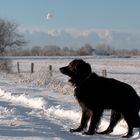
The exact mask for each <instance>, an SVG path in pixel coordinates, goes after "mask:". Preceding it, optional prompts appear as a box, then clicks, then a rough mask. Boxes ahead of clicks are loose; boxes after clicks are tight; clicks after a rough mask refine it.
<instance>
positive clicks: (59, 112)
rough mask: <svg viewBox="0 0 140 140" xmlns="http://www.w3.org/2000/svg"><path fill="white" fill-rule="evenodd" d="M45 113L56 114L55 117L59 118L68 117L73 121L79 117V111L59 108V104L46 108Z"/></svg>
mask: <svg viewBox="0 0 140 140" xmlns="http://www.w3.org/2000/svg"><path fill="white" fill-rule="evenodd" d="M46 113H47V114H49V115H50V116H51V115H53V116H56V117H57V118H60V119H62V118H63V119H69V120H72V121H74V122H77V121H78V122H79V121H80V118H81V113H80V112H76V111H75V110H64V109H63V108H61V106H60V105H58V106H52V107H50V108H48V109H47V110H46Z"/></svg>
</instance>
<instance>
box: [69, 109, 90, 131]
mask: <svg viewBox="0 0 140 140" xmlns="http://www.w3.org/2000/svg"><path fill="white" fill-rule="evenodd" d="M90 116H91V112H90V111H89V110H87V109H83V111H82V117H81V123H80V126H79V127H78V128H76V129H70V132H81V131H83V130H84V128H86V127H87V123H88V121H89V119H90Z"/></svg>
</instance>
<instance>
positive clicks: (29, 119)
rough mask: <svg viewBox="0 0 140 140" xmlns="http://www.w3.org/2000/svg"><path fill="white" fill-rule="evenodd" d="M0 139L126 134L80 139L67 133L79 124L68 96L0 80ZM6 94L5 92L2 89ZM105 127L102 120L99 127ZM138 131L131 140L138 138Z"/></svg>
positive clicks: (69, 138)
mask: <svg viewBox="0 0 140 140" xmlns="http://www.w3.org/2000/svg"><path fill="white" fill-rule="evenodd" d="M0 85H1V86H0V139H3V140H7V139H9V140H20V139H21V140H30V139H31V140H47V139H48V140H50V139H51V140H72V139H76V140H85V139H86V140H93V139H94V140H99V139H103V140H109V139H110V140H112V139H115V140H117V139H120V138H121V137H120V135H121V134H124V133H125V131H126V125H125V124H123V123H122V124H121V126H118V127H120V129H119V131H118V132H117V131H116V130H117V129H116V130H115V131H116V132H115V133H114V134H112V135H110V136H107V135H106V136H105V135H94V136H83V135H81V134H80V133H70V132H69V128H71V127H76V126H78V124H79V121H80V109H79V107H78V104H77V103H75V99H74V97H72V96H71V95H61V94H59V93H54V92H52V91H47V90H46V89H45V88H36V87H26V86H22V85H16V84H15V85H14V84H9V82H4V81H0ZM4 89H5V90H6V91H5V90H4ZM106 127H107V121H106V120H105V119H104V122H103V125H102V128H103V129H104V128H106ZM137 135H138V132H136V134H135V135H134V136H135V137H136V138H135V139H140V138H139V136H137Z"/></svg>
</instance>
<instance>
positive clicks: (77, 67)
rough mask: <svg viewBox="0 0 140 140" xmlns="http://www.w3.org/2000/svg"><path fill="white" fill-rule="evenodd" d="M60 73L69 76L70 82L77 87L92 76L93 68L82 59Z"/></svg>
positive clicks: (75, 60)
mask: <svg viewBox="0 0 140 140" xmlns="http://www.w3.org/2000/svg"><path fill="white" fill-rule="evenodd" d="M60 71H61V72H62V73H63V74H65V75H67V76H69V77H70V78H71V79H70V80H69V81H70V82H71V83H72V84H73V85H76V84H78V83H79V82H82V81H83V80H84V79H85V78H86V77H88V76H89V75H90V74H91V66H90V65H89V64H88V63H86V62H85V61H84V60H82V59H74V60H73V61H72V62H70V63H69V65H67V66H65V67H61V68H60Z"/></svg>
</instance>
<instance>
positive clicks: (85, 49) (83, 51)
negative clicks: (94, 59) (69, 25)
mask: <svg viewBox="0 0 140 140" xmlns="http://www.w3.org/2000/svg"><path fill="white" fill-rule="evenodd" d="M92 53H93V48H92V46H91V45H90V44H88V43H86V44H85V45H84V46H82V47H81V48H79V49H78V50H77V54H78V55H92Z"/></svg>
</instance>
